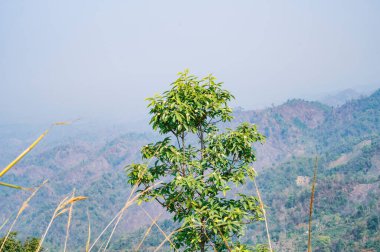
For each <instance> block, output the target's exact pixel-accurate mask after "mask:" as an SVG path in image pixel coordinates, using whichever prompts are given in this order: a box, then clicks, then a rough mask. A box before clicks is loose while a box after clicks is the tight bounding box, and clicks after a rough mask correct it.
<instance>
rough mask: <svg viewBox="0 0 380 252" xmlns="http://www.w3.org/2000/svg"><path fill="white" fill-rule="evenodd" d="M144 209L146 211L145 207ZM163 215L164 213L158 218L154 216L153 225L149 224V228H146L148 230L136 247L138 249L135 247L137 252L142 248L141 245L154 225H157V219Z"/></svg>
mask: <svg viewBox="0 0 380 252" xmlns="http://www.w3.org/2000/svg"><path fill="white" fill-rule="evenodd" d="M144 211H145V209H144ZM161 215H162V213H161V214H159V215H158V216H157V217H156V218H154V220H152V224H151V225H150V226H149V228H148V229H147V230H146V232H145V234H144V237H143V238H142V239H141V241H140V243H139V245H138V246H137V247H136V249H135V251H136V252H137V251H139V249H140V247H141V245H142V244H143V242H144V240H145V238H146V237H147V236H148V235H149V233H150V231H151V230H152V227H153V226H154V225H157V220H158V219H159V218H160V217H161Z"/></svg>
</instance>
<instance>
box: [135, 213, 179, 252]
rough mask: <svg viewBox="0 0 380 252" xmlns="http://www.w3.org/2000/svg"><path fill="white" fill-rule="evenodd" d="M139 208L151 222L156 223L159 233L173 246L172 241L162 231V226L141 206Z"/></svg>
mask: <svg viewBox="0 0 380 252" xmlns="http://www.w3.org/2000/svg"><path fill="white" fill-rule="evenodd" d="M141 209H142V210H143V211H144V213H145V214H146V215H147V216H148V217H149V219H150V220H151V221H153V223H154V224H155V225H156V227H157V228H158V230H160V232H161V234H163V235H164V236H165V238H166V239H167V241H168V242H169V243H170V244H171V245H172V246H173V247H174V244H173V242H172V241H171V240H170V239H169V237H168V236H167V234H166V233H165V232H164V230H162V228H161V227H160V226H159V225H158V224H157V222H156V221H154V220H153V218H152V216H150V214H149V213H148V212H147V211H146V210H145V209H144V208H143V207H141Z"/></svg>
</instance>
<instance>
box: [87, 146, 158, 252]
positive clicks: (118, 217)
mask: <svg viewBox="0 0 380 252" xmlns="http://www.w3.org/2000/svg"><path fill="white" fill-rule="evenodd" d="M157 151H158V150H157ZM157 151H156V152H155V153H154V155H156V153H157ZM152 160H153V159H150V160H149V162H148V163H147V167H148V166H149V164H150V163H151V162H152ZM144 172H145V171H144ZM139 182H140V180H139V181H138V182H137V183H136V184H135V185H134V186H133V188H132V190H131V193H130V194H129V196H128V199H127V202H126V203H125V205H124V207H123V208H122V209H121V210H120V211H119V212H118V213H117V214H116V216H115V217H114V218H113V219H112V220H111V221H110V222H109V223H108V224H107V226H106V227H105V228H104V229H103V231H102V232H101V233H100V234H99V236H98V237H97V238H96V239H95V241H94V243H93V244H92V245H91V247H90V250H91V249H92V248H93V247H94V246H95V244H96V243H97V242H98V241H99V239H100V237H101V236H102V235H103V234H104V233H105V231H106V230H107V229H108V228H109V227H110V226H111V224H112V223H113V222H114V221H115V220H116V219H117V221H116V223H115V225H114V227H113V229H112V231H111V234H110V237H109V238H108V240H107V243H106V246H105V248H104V251H106V249H107V246H108V244H109V242H110V241H111V238H112V235H113V233H114V232H115V230H116V227H117V225H118V224H119V222H120V220H121V218H122V216H123V213H124V211H125V210H126V209H127V208H128V207H129V206H130V205H132V203H133V202H134V201H135V200H137V199H138V198H139V197H140V195H141V194H142V193H144V192H146V191H148V190H151V189H153V188H154V187H155V186H156V185H158V184H160V183H162V182H158V183H156V184H154V185H153V186H150V187H148V188H146V189H145V190H144V191H143V192H142V193H140V194H138V195H137V196H135V197H134V198H133V199H132V200H131V197H132V195H133V194H134V193H135V191H136V189H137V188H138V185H139Z"/></svg>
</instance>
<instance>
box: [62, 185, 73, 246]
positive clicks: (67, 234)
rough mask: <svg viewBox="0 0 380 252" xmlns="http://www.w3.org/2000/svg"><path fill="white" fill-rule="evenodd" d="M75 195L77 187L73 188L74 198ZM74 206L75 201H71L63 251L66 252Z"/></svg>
mask: <svg viewBox="0 0 380 252" xmlns="http://www.w3.org/2000/svg"><path fill="white" fill-rule="evenodd" d="M74 196H75V188H74V190H73V194H72V196H71V197H72V198H74ZM73 206H74V202H72V203H70V207H69V216H68V218H67V225H66V238H65V245H64V247H63V252H66V249H67V242H68V240H69V233H70V224H71V217H72V214H73Z"/></svg>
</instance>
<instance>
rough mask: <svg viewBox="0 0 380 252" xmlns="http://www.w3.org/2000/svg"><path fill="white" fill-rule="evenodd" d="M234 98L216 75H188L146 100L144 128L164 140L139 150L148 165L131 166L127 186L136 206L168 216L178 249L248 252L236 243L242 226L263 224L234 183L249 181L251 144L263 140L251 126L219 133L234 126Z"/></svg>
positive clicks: (249, 198) (251, 201) (252, 201)
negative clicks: (133, 188) (146, 204)
mask: <svg viewBox="0 0 380 252" xmlns="http://www.w3.org/2000/svg"><path fill="white" fill-rule="evenodd" d="M233 98H234V97H233V95H232V94H231V93H230V92H228V91H227V90H224V89H222V83H218V82H216V79H215V77H214V76H212V75H208V76H206V77H204V78H198V77H196V76H194V75H190V74H189V72H188V71H187V70H186V71H184V72H181V73H179V74H178V79H177V80H176V81H174V83H172V85H171V89H170V90H168V91H166V92H164V93H163V94H162V95H155V96H154V97H152V98H148V99H147V100H148V101H149V105H148V107H149V109H150V114H151V116H152V118H151V121H150V124H151V125H152V127H153V129H154V130H157V131H158V132H159V133H161V134H163V135H164V136H165V138H164V139H163V140H162V141H159V142H156V143H151V144H148V145H146V146H144V147H143V148H142V150H141V154H142V158H143V159H144V160H152V161H153V162H152V164H148V163H147V162H144V163H139V164H136V163H134V164H130V165H129V166H128V167H127V173H128V177H129V180H128V181H129V183H130V184H131V185H138V186H139V187H140V191H141V192H142V194H141V200H144V201H149V200H156V201H158V202H159V203H160V204H161V205H162V206H163V207H164V208H165V209H166V210H167V211H168V212H170V213H171V214H172V215H173V219H174V221H175V222H177V223H178V224H179V228H178V229H177V230H176V232H175V233H174V235H173V237H172V238H173V239H172V241H173V245H174V246H175V248H176V249H179V248H181V249H183V250H184V251H195V250H197V251H206V250H208V249H212V250H214V251H249V248H248V246H247V245H245V244H241V243H239V239H238V238H239V237H240V236H242V235H243V233H244V229H245V225H246V224H248V223H251V222H253V221H259V220H262V210H261V208H260V203H259V200H258V199H257V198H256V197H254V196H251V195H246V194H243V193H237V190H233V184H235V185H236V186H241V185H243V184H245V183H246V181H247V179H251V180H253V179H254V176H255V172H254V169H253V168H252V162H254V161H255V159H256V156H255V151H254V149H253V148H252V144H253V143H255V142H260V143H263V142H264V140H265V138H264V136H263V135H261V134H260V133H259V132H258V131H257V128H256V126H255V125H253V124H249V123H242V124H241V125H239V126H238V127H237V128H236V129H224V130H220V129H219V128H218V125H217V124H218V123H225V122H229V121H231V120H232V118H233V117H232V109H231V108H230V107H229V106H228V102H229V101H231V100H232V99H233ZM158 181H160V182H161V183H160V184H157V182H158Z"/></svg>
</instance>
